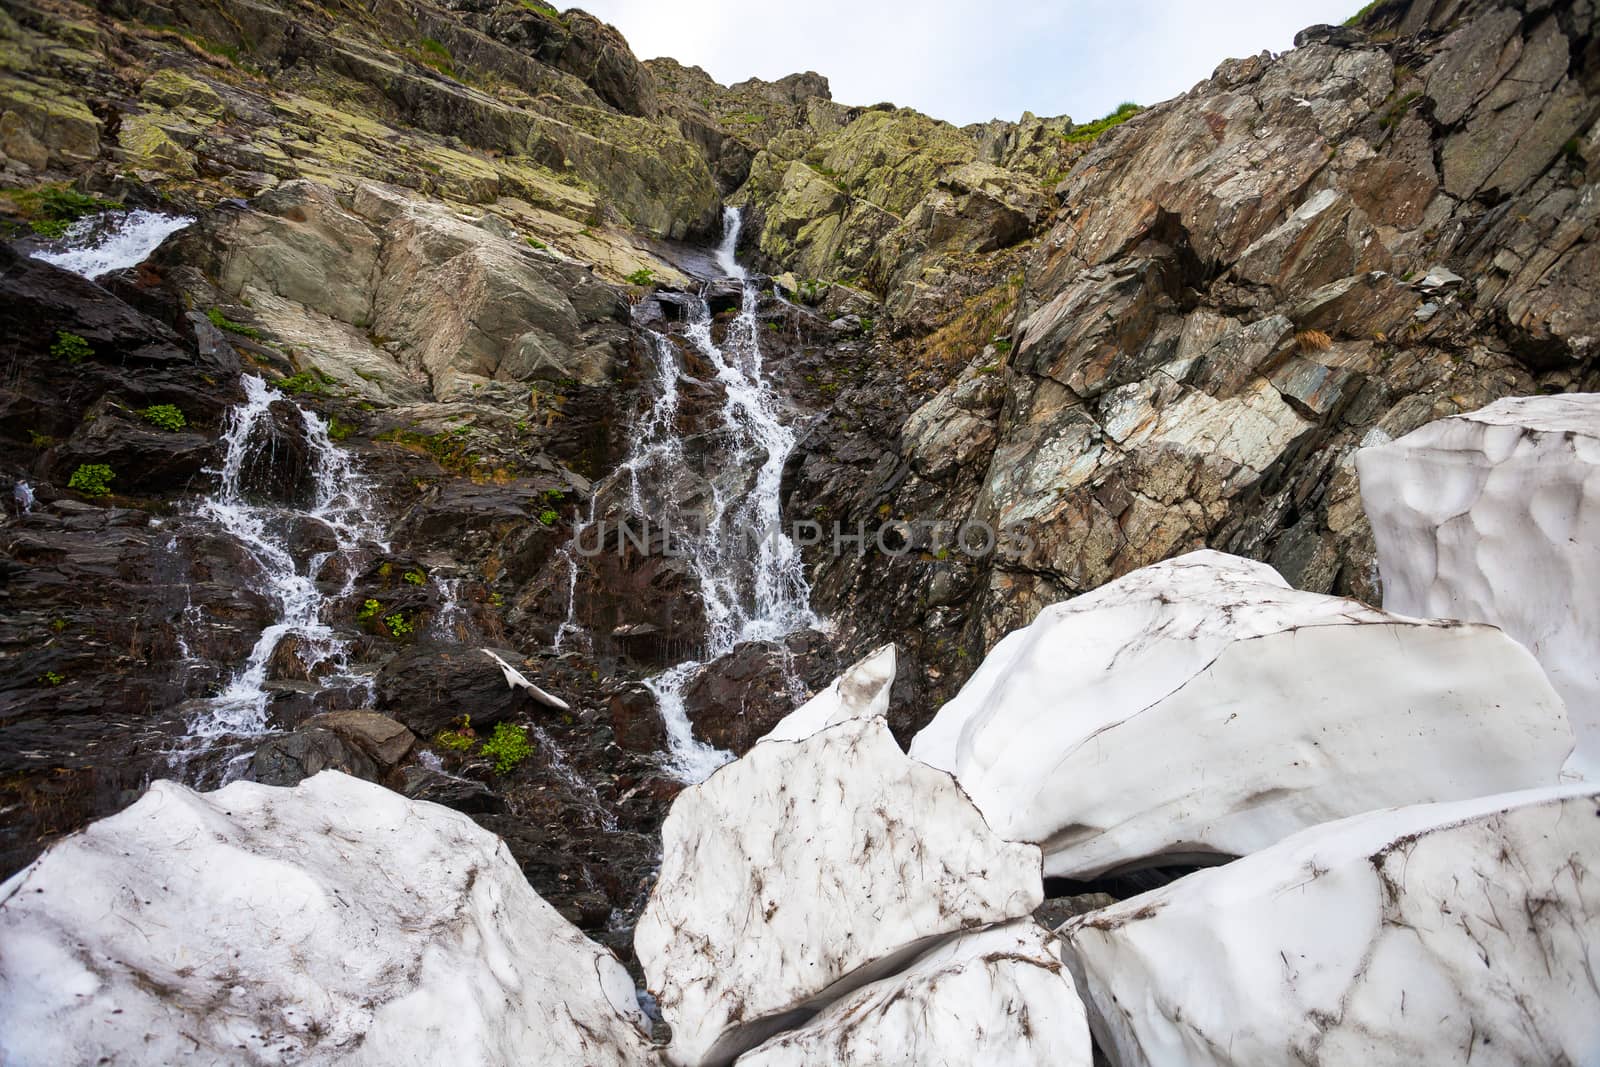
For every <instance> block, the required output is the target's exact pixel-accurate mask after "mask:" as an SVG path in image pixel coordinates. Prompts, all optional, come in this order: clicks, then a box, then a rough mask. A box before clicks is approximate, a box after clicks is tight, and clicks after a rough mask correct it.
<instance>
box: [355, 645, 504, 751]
mask: <svg viewBox="0 0 1600 1067" xmlns="http://www.w3.org/2000/svg"><path fill="white" fill-rule="evenodd" d="M503 655H504V658H505V659H507V660H508V661H510V662H513V663H516V662H520V661H521V659H522V657H521V656H520V655H519V654H517V653H513V652H506V653H503ZM534 704H535V698H534V697H533V695H532V694H531V693H527V692H524V691H523V690H522V689H521V688H520V687H518V686H515V685H508V684H507V679H506V676H505V672H504V670H503V669H502V668H501V666H500V664H498V663H496V662H495V661H494V660H492V659H490V658H489V657H488V656H485V655H484V654H483V650H482V649H477V648H465V647H462V646H459V645H456V646H438V645H419V646H416V647H414V648H411V649H408V650H407V651H405V652H402V653H400V654H399V655H397V656H395V657H394V658H393V659H391V660H389V661H388V662H387V663H385V664H384V665H383V667H382V669H380V670H379V671H378V701H377V710H379V711H381V712H383V713H384V714H386V715H392V716H393V717H394V718H396V719H398V720H399V721H400V722H401V723H402V724H404V725H405V726H406V727H408V728H409V729H410V730H411V731H412V732H413V733H415V734H416V735H417V736H418V737H423V738H431V737H433V735H434V734H437V733H438V732H439V731H440V730H443V729H446V728H447V727H451V726H454V725H456V724H458V723H459V722H460V720H461V716H462V715H463V714H469V715H471V716H472V725H473V726H474V727H476V728H478V729H480V730H481V729H483V728H485V727H491V726H493V725H494V724H495V723H498V722H502V721H504V720H506V719H510V718H512V717H513V716H516V715H518V714H523V713H526V712H531V711H532V710H533V707H534Z"/></svg>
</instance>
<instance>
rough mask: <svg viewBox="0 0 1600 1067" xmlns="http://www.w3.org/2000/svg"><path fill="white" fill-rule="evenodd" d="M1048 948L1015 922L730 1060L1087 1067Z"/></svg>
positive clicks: (951, 944)
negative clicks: (1027, 1064)
mask: <svg viewBox="0 0 1600 1067" xmlns="http://www.w3.org/2000/svg"><path fill="white" fill-rule="evenodd" d="M1057 953H1058V946H1057V944H1056V942H1055V939H1054V938H1053V937H1052V936H1051V935H1050V933H1049V932H1048V931H1047V930H1045V928H1044V927H1042V926H1040V925H1039V924H1038V923H1036V922H1034V921H1033V920H1032V919H1020V920H1017V921H1016V922H1010V923H1006V924H1004V925H1002V926H993V927H990V928H988V929H986V930H979V931H976V932H974V933H970V934H962V935H960V936H958V937H955V938H952V939H951V940H949V941H947V942H945V943H944V944H942V945H940V946H939V947H938V948H935V949H933V950H932V951H930V952H928V953H927V954H926V955H924V956H922V957H921V958H919V959H918V960H917V961H916V962H914V963H913V964H911V966H909V967H907V968H906V969H905V970H904V971H901V972H900V973H899V974H897V975H895V976H894V977H892V978H885V979H882V980H881V981H877V982H873V983H872V984H871V985H868V986H865V987H863V988H861V989H858V990H856V991H855V992H854V993H852V994H850V995H849V996H847V997H845V998H843V999H842V1000H837V1001H835V1002H834V1003H832V1004H830V1005H828V1007H826V1008H824V1009H823V1010H822V1011H821V1012H820V1013H819V1014H818V1015H817V1017H816V1018H815V1019H812V1020H811V1021H810V1022H808V1023H807V1024H806V1025H805V1026H803V1027H801V1028H800V1029H798V1030H791V1031H789V1032H788V1033H785V1034H780V1035H779V1036H777V1037H775V1038H773V1039H772V1040H771V1041H768V1042H767V1043H766V1044H764V1045H761V1046H760V1047H759V1048H756V1049H753V1050H752V1051H750V1052H747V1053H745V1054H744V1055H743V1056H741V1057H739V1067H810V1065H812V1064H821V1063H827V1064H833V1065H835V1067H857V1065H859V1067H868V1065H870V1067H916V1065H919V1064H933V1063H974V1064H976V1063H997V1064H998V1063H1007V1064H1026V1063H1038V1064H1046V1063H1047V1064H1051V1065H1052V1067H1089V1064H1090V1062H1091V1053H1090V1048H1089V1027H1088V1024H1087V1022H1086V1021H1085V1018H1084V1010H1083V1002H1082V1001H1081V1000H1079V999H1078V991H1077V989H1076V988H1075V987H1074V985H1073V982H1072V976H1071V974H1069V973H1068V971H1067V969H1066V968H1065V967H1064V966H1063V965H1062V963H1061V958H1060V956H1059V955H1058V954H1057Z"/></svg>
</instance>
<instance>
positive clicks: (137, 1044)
mask: <svg viewBox="0 0 1600 1067" xmlns="http://www.w3.org/2000/svg"><path fill="white" fill-rule="evenodd" d="M0 946H3V947H0V1061H3V1062H7V1063H18V1064H69V1063H100V1062H116V1063H163V1064H213V1063H223V1062H226V1063H341V1064H373V1065H374V1067H379V1065H381V1067H396V1065H409V1064H415V1065H418V1067H422V1065H427V1067H433V1065H435V1064H440V1063H451V1064H461V1065H475V1064H481V1065H485V1067H488V1065H499V1064H507V1063H540V1064H606V1065H623V1064H628V1065H634V1064H647V1063H654V1062H656V1060H655V1057H654V1054H653V1053H652V1052H651V1050H650V1048H649V1043H648V1041H646V1040H645V1038H644V1037H643V1036H641V1033H640V1031H639V1030H638V1029H636V1028H635V1027H636V1025H638V1024H640V1023H642V1016H641V1015H640V1013H639V1009H638V1005H637V1003H636V1002H635V1000H634V992H633V983H632V981H631V980H630V979H629V977H628V974H627V972H626V971H625V970H624V969H623V967H622V965H621V964H620V963H618V962H617V960H616V958H615V957H613V956H612V955H611V954H610V953H609V952H606V951H605V950H604V949H602V948H600V947H599V946H598V945H595V944H594V943H592V942H590V941H589V940H587V939H586V938H585V937H584V936H583V935H582V934H580V933H579V932H578V930H577V929H576V928H574V927H573V926H571V925H570V924H569V923H567V922H566V920H564V919H562V918H561V916H560V915H558V914H557V913H556V911H555V909H554V908H552V907H551V906H550V905H549V904H547V903H545V902H544V901H543V900H542V899H540V897H539V896H538V894H536V893H535V892H534V891H533V890H532V889H531V888H530V887H529V886H528V883H527V882H526V881H525V880H524V879H523V877H522V872H521V871H520V870H519V869H518V867H517V865H516V863H515V862H514V861H513V860H512V858H511V856H510V854H509V853H508V852H507V851H506V847H505V845H504V844H503V843H502V842H501V841H500V840H499V839H498V838H496V837H495V836H494V835H493V834H491V833H489V832H487V831H485V830H482V829H480V828H479V827H477V826H476V825H474V824H473V822H472V820H470V819H468V818H467V817H466V816H465V815H461V814H458V813H457V812H454V811H451V810H449V809H448V808H442V807H439V806H437V805H434V804H427V803H422V802H419V801H411V800H407V799H405V798H404V797H402V796H400V795H399V794H397V793H391V792H390V791H388V790H387V789H383V788H381V787H379V786H376V785H371V784H368V783H366V782H362V781H359V780H357V779H355V778H350V777H347V776H345V775H343V774H339V773H336V772H333V771H328V772H324V773H322V774H319V775H317V776H315V777H313V778H309V779H307V780H306V781H304V782H302V783H301V784H300V785H298V786H296V787H294V788H293V789H278V788H273V787H271V786H262V785H256V784H255V783H251V782H237V783H234V784H233V785H230V786H227V787H226V788H224V789H221V790H218V791H217V792H214V793H205V794H200V793H194V792H191V791H189V790H188V789H185V788H183V787H182V786H179V785H176V784H174V783H172V782H156V783H155V784H154V785H152V786H151V787H150V789H149V791H148V792H147V793H146V794H145V795H144V797H142V798H141V799H140V800H139V802H138V803H136V804H134V805H133V806H132V807H130V808H128V809H127V810H125V811H123V812H120V813H119V814H117V815H113V816H111V817H110V818H108V819H102V820H101V821H99V822H97V823H94V824H92V825H91V826H89V827H88V829H86V830H84V831H83V832H82V833H79V834H75V835H73V836H71V837H68V838H66V839H64V840H63V841H61V842H59V843H58V844H56V845H54V846H52V847H51V848H50V849H49V850H48V851H47V852H46V853H45V854H44V855H43V856H42V857H40V858H39V860H37V861H36V862H35V863H34V864H33V865H32V866H30V867H28V868H26V869H25V870H23V871H21V872H19V873H18V874H17V875H16V876H15V877H13V878H12V879H10V880H9V881H8V882H6V883H5V884H4V885H3V886H0ZM102 1057H104V1059H102Z"/></svg>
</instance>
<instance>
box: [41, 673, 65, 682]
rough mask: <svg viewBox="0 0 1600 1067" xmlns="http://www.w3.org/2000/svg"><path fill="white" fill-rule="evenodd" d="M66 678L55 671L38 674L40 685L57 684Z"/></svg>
mask: <svg viewBox="0 0 1600 1067" xmlns="http://www.w3.org/2000/svg"><path fill="white" fill-rule="evenodd" d="M66 680H67V679H66V676H65V675H61V674H57V673H56V672H55V671H45V672H44V673H43V674H41V675H39V682H40V684H42V685H49V686H57V685H60V684H61V683H62V682H64V681H66Z"/></svg>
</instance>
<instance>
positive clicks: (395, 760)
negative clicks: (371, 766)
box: [306, 711, 417, 770]
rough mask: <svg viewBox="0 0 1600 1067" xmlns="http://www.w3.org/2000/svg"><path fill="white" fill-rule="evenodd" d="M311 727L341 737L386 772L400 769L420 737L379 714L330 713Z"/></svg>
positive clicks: (313, 719) (310, 723)
mask: <svg viewBox="0 0 1600 1067" xmlns="http://www.w3.org/2000/svg"><path fill="white" fill-rule="evenodd" d="M306 725H307V726H315V727H320V728H321V729H324V730H331V731H332V732H333V733H335V734H338V735H339V737H340V739H341V740H343V741H345V742H347V743H349V744H350V745H353V746H354V747H355V748H357V749H359V750H360V751H361V752H362V753H363V754H365V755H366V756H368V757H370V758H371V759H372V760H373V761H374V762H376V763H377V764H378V766H379V767H381V768H382V769H384V770H388V769H389V768H391V767H394V766H397V765H398V764H399V763H400V761H401V760H403V759H405V758H406V756H407V755H409V754H410V752H411V746H412V745H414V744H416V741H417V738H416V735H415V734H413V733H412V732H411V731H410V730H408V729H406V728H405V727H404V726H403V725H401V724H400V723H398V722H396V721H395V720H393V719H391V718H389V716H387V715H379V714H378V713H377V712H375V711H329V712H324V713H323V714H321V715H313V716H312V717H311V718H309V719H307V720H306Z"/></svg>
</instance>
